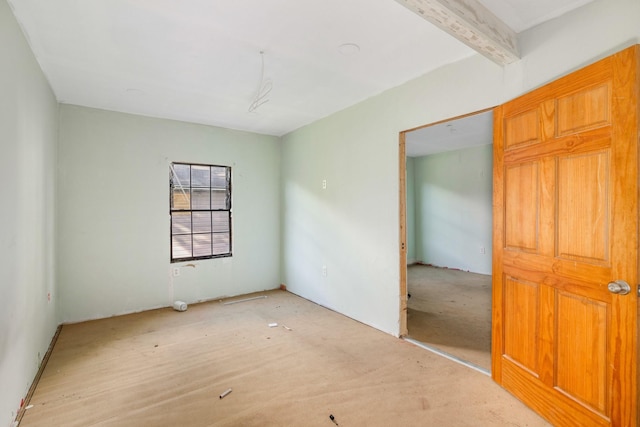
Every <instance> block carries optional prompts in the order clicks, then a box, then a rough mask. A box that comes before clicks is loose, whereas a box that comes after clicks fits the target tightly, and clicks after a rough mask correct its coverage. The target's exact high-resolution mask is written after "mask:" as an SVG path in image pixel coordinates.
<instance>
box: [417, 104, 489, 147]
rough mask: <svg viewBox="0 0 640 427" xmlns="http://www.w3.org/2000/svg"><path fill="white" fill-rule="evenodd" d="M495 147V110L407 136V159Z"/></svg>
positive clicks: (429, 127)
mask: <svg viewBox="0 0 640 427" xmlns="http://www.w3.org/2000/svg"><path fill="white" fill-rule="evenodd" d="M487 144H493V111H485V112H484V113H479V114H474V115H472V116H467V117H463V118H460V119H455V120H449V121H447V122H445V123H439V124H436V125H433V126H426V127H423V128H420V129H416V130H414V131H411V132H407V133H406V134H405V149H406V154H407V157H421V156H428V155H430V154H435V153H441V152H444V151H453V150H460V149H462V148H468V147H472V146H476V145H487Z"/></svg>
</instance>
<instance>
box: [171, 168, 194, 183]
mask: <svg viewBox="0 0 640 427" xmlns="http://www.w3.org/2000/svg"><path fill="white" fill-rule="evenodd" d="M173 171H174V172H175V174H173V176H172V177H171V181H172V183H173V186H174V187H180V186H182V187H185V188H189V186H190V185H191V179H190V177H191V166H189V165H177V164H174V165H173Z"/></svg>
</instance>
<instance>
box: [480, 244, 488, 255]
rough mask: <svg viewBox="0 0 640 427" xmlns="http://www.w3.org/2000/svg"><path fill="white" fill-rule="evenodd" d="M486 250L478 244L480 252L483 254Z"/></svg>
mask: <svg viewBox="0 0 640 427" xmlns="http://www.w3.org/2000/svg"><path fill="white" fill-rule="evenodd" d="M486 252H487V251H486V250H485V249H484V246H480V253H481V254H482V255H484V254H485V253H486Z"/></svg>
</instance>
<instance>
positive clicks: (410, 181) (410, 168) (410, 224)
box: [406, 157, 418, 264]
mask: <svg viewBox="0 0 640 427" xmlns="http://www.w3.org/2000/svg"><path fill="white" fill-rule="evenodd" d="M414 160H415V159H414V158H413V157H407V163H406V170H407V178H406V184H407V199H406V204H407V212H406V213H407V264H413V263H415V262H416V261H418V259H417V258H416V237H415V235H416V202H415V184H414V181H415V166H414V165H415V161H414Z"/></svg>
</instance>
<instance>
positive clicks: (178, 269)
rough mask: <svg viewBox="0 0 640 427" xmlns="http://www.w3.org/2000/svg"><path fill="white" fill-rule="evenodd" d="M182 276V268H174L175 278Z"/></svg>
mask: <svg viewBox="0 0 640 427" xmlns="http://www.w3.org/2000/svg"><path fill="white" fill-rule="evenodd" d="M179 275H180V267H173V277H177V276H179Z"/></svg>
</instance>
